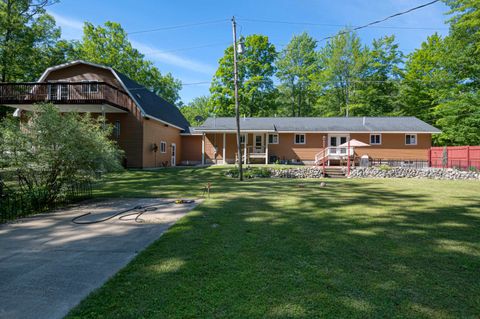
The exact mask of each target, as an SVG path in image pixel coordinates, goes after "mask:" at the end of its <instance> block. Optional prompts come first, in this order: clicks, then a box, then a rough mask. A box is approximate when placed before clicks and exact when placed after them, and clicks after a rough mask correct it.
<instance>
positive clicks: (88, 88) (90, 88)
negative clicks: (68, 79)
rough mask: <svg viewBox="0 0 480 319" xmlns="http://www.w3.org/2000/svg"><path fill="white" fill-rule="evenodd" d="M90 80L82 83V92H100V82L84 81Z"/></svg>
mask: <svg viewBox="0 0 480 319" xmlns="http://www.w3.org/2000/svg"><path fill="white" fill-rule="evenodd" d="M82 82H88V83H84V84H82V93H98V83H96V82H90V81H82Z"/></svg>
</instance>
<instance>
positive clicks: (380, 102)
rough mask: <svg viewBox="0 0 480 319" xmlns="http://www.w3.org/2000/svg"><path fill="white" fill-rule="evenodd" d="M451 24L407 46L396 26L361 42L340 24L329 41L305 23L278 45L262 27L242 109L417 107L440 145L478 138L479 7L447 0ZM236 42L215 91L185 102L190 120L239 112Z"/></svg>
mask: <svg viewBox="0 0 480 319" xmlns="http://www.w3.org/2000/svg"><path fill="white" fill-rule="evenodd" d="M445 3H446V4H447V5H449V6H450V8H451V12H450V14H451V15H450V16H451V18H450V19H449V20H448V23H449V26H450V28H449V34H448V35H447V36H445V37H441V36H440V35H438V34H436V33H435V34H433V35H431V36H429V37H428V38H427V39H426V40H425V41H424V42H423V43H422V44H421V46H420V47H419V48H417V49H416V50H414V51H413V52H412V53H410V54H404V53H403V52H402V51H401V49H400V47H399V45H398V44H397V43H396V39H395V36H394V35H391V36H384V37H382V38H379V39H375V40H373V41H372V43H369V44H365V43H362V41H361V40H360V38H359V36H358V35H357V34H356V33H355V32H351V31H350V30H348V29H346V30H341V31H339V32H338V34H337V35H336V36H334V37H332V38H331V39H329V40H328V41H327V42H326V43H322V44H323V45H322V46H320V43H319V42H318V41H317V40H316V39H314V38H313V37H312V36H310V35H309V34H307V33H302V34H300V35H296V36H294V37H293V38H292V39H291V40H290V42H289V43H288V45H286V46H285V47H284V48H283V49H282V50H278V49H277V48H276V47H275V45H274V44H273V43H271V42H270V41H269V38H268V37H267V36H265V35H261V34H253V35H248V36H246V37H244V38H242V39H241V41H242V42H243V43H244V46H245V50H244V53H243V54H241V55H239V63H238V65H239V88H240V89H239V98H240V105H241V113H242V116H243V115H245V116H288V117H290V116H291V117H293V116H300V117H303V116H416V117H418V118H420V119H422V120H424V121H426V122H427V123H430V124H432V125H434V126H436V127H438V128H440V129H441V130H442V134H439V135H436V136H434V142H435V143H436V144H438V145H464V144H471V145H478V144H480V93H479V90H478V89H479V85H480V81H479V76H480V72H479V71H480V55H479V53H480V51H479V50H480V31H478V30H480V7H478V0H446V1H445ZM232 51H233V47H232V46H230V47H228V48H227V49H226V50H225V52H224V56H223V57H222V58H221V59H220V60H219V66H218V69H217V71H216V73H215V75H214V76H213V80H212V83H211V86H210V95H209V96H203V97H199V98H196V99H194V100H193V101H192V102H191V103H190V104H189V105H187V106H184V107H182V108H181V110H182V112H183V114H184V115H185V116H186V117H187V118H188V119H189V120H190V121H191V122H192V123H194V124H200V123H199V121H198V120H201V119H204V118H206V117H208V116H213V115H215V116H233V115H234V94H233V93H234V87H233V58H232V55H233V54H232Z"/></svg>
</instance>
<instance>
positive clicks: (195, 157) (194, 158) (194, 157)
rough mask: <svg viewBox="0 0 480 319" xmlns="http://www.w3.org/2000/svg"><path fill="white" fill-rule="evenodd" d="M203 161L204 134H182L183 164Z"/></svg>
mask: <svg viewBox="0 0 480 319" xmlns="http://www.w3.org/2000/svg"><path fill="white" fill-rule="evenodd" d="M201 162H202V136H201V135H189V136H182V161H181V163H182V165H191V164H200V163H201Z"/></svg>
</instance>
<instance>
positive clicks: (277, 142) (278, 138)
mask: <svg viewBox="0 0 480 319" xmlns="http://www.w3.org/2000/svg"><path fill="white" fill-rule="evenodd" d="M270 135H271V136H276V137H277V141H276V142H270ZM272 140H273V138H272ZM268 144H280V135H278V134H277V133H269V134H268Z"/></svg>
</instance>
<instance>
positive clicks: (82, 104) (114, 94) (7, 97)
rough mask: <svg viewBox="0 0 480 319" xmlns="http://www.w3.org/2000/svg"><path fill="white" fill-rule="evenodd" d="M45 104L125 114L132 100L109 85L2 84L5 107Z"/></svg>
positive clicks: (0, 94) (27, 107)
mask: <svg viewBox="0 0 480 319" xmlns="http://www.w3.org/2000/svg"><path fill="white" fill-rule="evenodd" d="M45 102H47V103H53V104H56V105H59V106H62V107H61V109H62V111H65V112H101V111H102V110H103V111H105V112H108V113H124V112H128V110H129V105H130V97H129V96H128V94H127V93H126V92H125V91H123V90H120V89H118V88H117V87H115V86H113V85H111V84H109V83H105V82H47V83H0V104H2V105H7V106H11V107H16V108H20V109H25V110H31V109H32V106H33V104H36V103H45ZM101 106H107V107H101Z"/></svg>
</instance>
